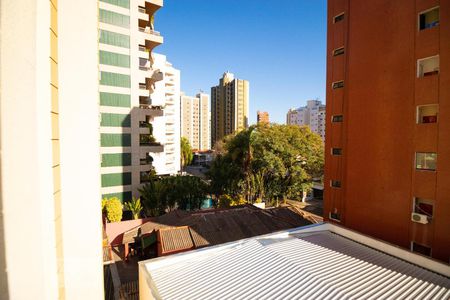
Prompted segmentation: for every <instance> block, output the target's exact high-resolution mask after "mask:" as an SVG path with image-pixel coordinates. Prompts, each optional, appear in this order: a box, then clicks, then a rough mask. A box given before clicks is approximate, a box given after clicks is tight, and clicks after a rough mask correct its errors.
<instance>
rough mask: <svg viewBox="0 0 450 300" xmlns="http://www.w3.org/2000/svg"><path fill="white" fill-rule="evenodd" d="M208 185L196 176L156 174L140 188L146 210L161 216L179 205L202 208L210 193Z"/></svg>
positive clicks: (193, 208)
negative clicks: (159, 175)
mask: <svg viewBox="0 0 450 300" xmlns="http://www.w3.org/2000/svg"><path fill="white" fill-rule="evenodd" d="M208 188H209V187H208V185H207V184H206V183H205V182H204V181H203V180H201V179H200V178H198V177H194V176H172V177H163V178H158V177H156V176H154V177H153V178H151V179H150V181H149V182H148V183H146V184H145V185H144V186H143V187H142V189H140V190H139V192H140V193H141V197H142V199H143V203H144V206H145V209H146V212H147V214H148V215H150V216H159V215H161V214H163V213H165V212H166V211H171V210H173V209H175V208H176V207H178V208H179V209H183V210H187V209H190V210H195V209H200V208H201V206H202V203H203V201H204V200H205V199H206V196H207V194H208Z"/></svg>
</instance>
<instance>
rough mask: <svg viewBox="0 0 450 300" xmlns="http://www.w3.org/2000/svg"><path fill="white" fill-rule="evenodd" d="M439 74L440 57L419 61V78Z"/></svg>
mask: <svg viewBox="0 0 450 300" xmlns="http://www.w3.org/2000/svg"><path fill="white" fill-rule="evenodd" d="M437 74H439V55H436V56H431V57H427V58H422V59H418V60H417V78H422V77H428V76H433V75H437Z"/></svg>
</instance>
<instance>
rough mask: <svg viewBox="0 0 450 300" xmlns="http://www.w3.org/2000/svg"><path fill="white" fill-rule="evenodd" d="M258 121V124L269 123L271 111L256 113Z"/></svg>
mask: <svg viewBox="0 0 450 300" xmlns="http://www.w3.org/2000/svg"><path fill="white" fill-rule="evenodd" d="M256 122H257V123H258V124H260V123H261V124H269V123H270V120H269V113H268V112H266V111H259V110H258V112H257V113H256Z"/></svg>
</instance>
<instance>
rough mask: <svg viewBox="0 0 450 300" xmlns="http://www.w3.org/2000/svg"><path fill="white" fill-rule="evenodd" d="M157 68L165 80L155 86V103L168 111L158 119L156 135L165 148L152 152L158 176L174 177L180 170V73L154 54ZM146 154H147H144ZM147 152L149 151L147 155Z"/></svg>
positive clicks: (163, 57)
mask: <svg viewBox="0 0 450 300" xmlns="http://www.w3.org/2000/svg"><path fill="white" fill-rule="evenodd" d="M153 56H154V58H155V64H154V67H155V68H157V69H159V70H161V72H162V73H163V74H164V79H163V80H162V81H160V82H157V83H156V84H155V90H154V92H153V94H152V95H151V96H150V98H151V102H152V103H154V105H156V106H161V107H163V108H164V109H163V110H164V116H163V117H161V118H156V119H155V122H154V124H153V135H154V137H155V139H156V141H159V142H160V143H161V144H162V145H163V150H164V151H161V152H153V153H152V152H151V149H149V153H150V155H151V156H152V158H153V162H152V165H153V167H154V168H155V171H156V174H158V175H174V174H177V173H178V172H179V171H180V166H181V165H180V137H181V134H180V101H179V99H180V71H179V70H177V69H175V68H174V67H173V66H172V64H170V63H169V62H168V61H167V59H166V56H164V55H161V54H154V55H153ZM144 152H145V151H144ZM146 153H147V152H146Z"/></svg>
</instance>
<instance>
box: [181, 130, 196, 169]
mask: <svg viewBox="0 0 450 300" xmlns="http://www.w3.org/2000/svg"><path fill="white" fill-rule="evenodd" d="M180 150H181V167H182V168H184V167H185V166H188V165H190V164H191V163H192V159H193V158H194V154H193V153H192V148H191V145H190V144H189V141H188V140H187V138H185V137H182V138H181V141H180Z"/></svg>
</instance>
